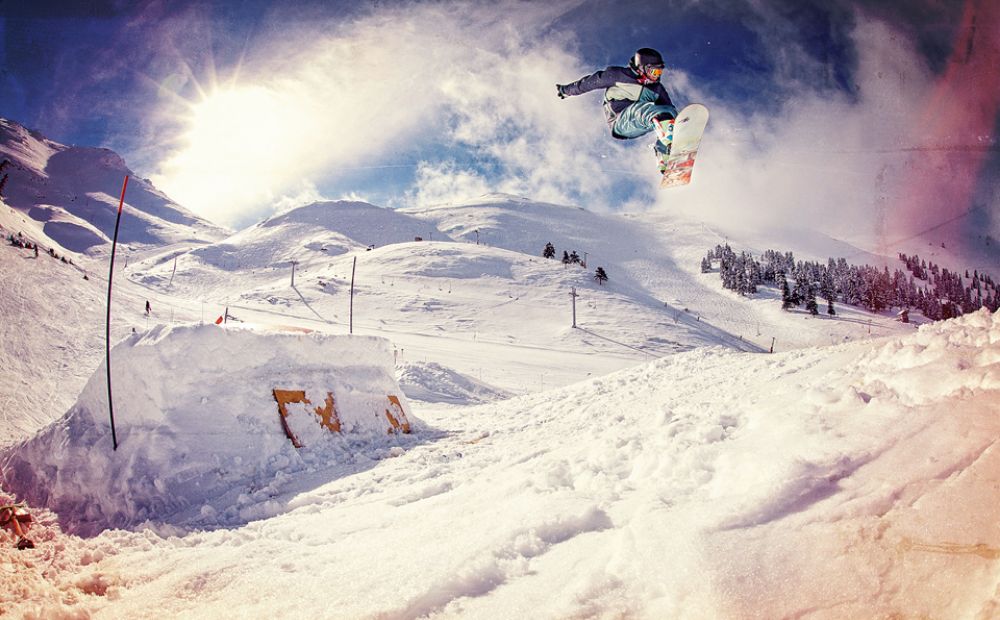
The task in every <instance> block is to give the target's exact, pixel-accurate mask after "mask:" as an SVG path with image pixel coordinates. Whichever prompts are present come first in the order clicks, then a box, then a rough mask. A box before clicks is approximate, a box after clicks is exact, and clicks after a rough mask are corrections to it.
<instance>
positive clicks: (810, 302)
mask: <svg viewBox="0 0 1000 620" xmlns="http://www.w3.org/2000/svg"><path fill="white" fill-rule="evenodd" d="M805 300H806V310H808V311H809V314H811V315H813V316H816V315H817V314H819V306H818V305H817V304H816V291H815V290H814V289H813V287H812V285H809V286H807V287H806V296H805Z"/></svg>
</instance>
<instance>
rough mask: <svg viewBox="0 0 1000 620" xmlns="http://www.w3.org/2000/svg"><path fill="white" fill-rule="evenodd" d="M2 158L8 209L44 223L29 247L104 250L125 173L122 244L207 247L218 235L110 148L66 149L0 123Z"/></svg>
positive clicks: (216, 229) (11, 124) (218, 231)
mask: <svg viewBox="0 0 1000 620" xmlns="http://www.w3.org/2000/svg"><path fill="white" fill-rule="evenodd" d="M0 159H9V160H10V161H11V162H12V165H11V166H10V167H9V168H8V170H7V171H6V172H8V173H9V174H10V179H9V181H8V184H7V187H6V190H5V193H4V197H5V199H6V201H7V203H8V205H10V206H11V207H14V208H15V209H17V210H18V211H21V212H22V213H24V214H26V215H28V216H29V217H31V218H32V219H34V220H36V221H38V222H40V223H41V224H42V227H43V232H44V237H42V238H37V239H34V241H38V242H39V243H42V244H44V245H46V246H48V247H51V246H52V245H55V244H58V247H60V248H61V249H62V250H63V251H71V252H76V253H88V254H100V253H103V252H105V251H106V250H108V249H109V247H108V246H109V245H110V243H111V237H112V235H113V234H114V226H115V218H116V215H117V210H118V201H119V199H120V196H121V190H122V183H123V181H124V179H125V176H126V175H129V176H130V179H129V183H128V189H127V191H126V195H125V209H124V210H123V215H122V220H123V223H122V226H121V230H120V232H119V237H118V239H119V241H120V242H121V243H126V244H135V245H164V244H169V243H176V242H180V241H185V242H188V243H206V242H208V241H213V240H216V239H218V238H220V237H221V236H222V235H223V234H224V231H223V229H221V228H219V227H218V226H215V225H213V224H211V223H209V222H208V221H206V220H204V219H202V218H199V217H197V216H195V215H194V214H192V213H191V212H189V211H188V210H186V209H184V208H183V207H181V206H180V205H178V204H176V203H174V202H173V201H171V200H170V199H169V198H168V197H167V196H166V195H164V194H163V193H162V192H160V191H159V190H157V189H156V188H155V187H154V186H153V185H152V184H151V183H150V182H149V181H148V180H146V179H141V178H137V177H135V176H134V174H133V173H132V171H131V170H129V169H128V167H127V166H126V164H125V162H124V160H122V158H121V157H120V156H119V155H118V154H116V153H114V152H113V151H111V150H109V149H103V148H91V147H81V146H66V145H63V144H59V143H57V142H54V141H52V140H49V139H47V138H45V137H44V136H41V135H40V134H37V133H35V132H31V131H29V130H28V129H26V128H24V127H22V126H21V125H19V124H17V123H15V122H13V121H10V120H7V119H3V118H0Z"/></svg>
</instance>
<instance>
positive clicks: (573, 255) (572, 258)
mask: <svg viewBox="0 0 1000 620" xmlns="http://www.w3.org/2000/svg"><path fill="white" fill-rule="evenodd" d="M569 262H571V263H573V264H574V265H575V264H579V262H580V255H579V254H577V253H576V250H573V252H571V253H570V255H569Z"/></svg>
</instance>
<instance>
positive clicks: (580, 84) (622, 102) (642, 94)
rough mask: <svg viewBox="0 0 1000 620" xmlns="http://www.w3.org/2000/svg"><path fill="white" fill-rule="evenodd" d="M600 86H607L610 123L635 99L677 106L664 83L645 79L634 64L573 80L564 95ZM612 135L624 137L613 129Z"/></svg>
mask: <svg viewBox="0 0 1000 620" xmlns="http://www.w3.org/2000/svg"><path fill="white" fill-rule="evenodd" d="M598 88H603V89H605V90H604V115H605V117H606V119H607V121H608V125H613V124H614V122H615V119H617V118H618V115H619V114H621V111H622V110H624V109H625V108H627V107H628V106H630V105H632V104H633V103H641V102H650V103H653V104H654V105H668V106H671V107H674V108H675V109H676V106H674V104H673V102H672V101H670V95H669V94H667V89H666V88H664V87H663V84H661V83H660V82H659V81H656V82H652V83H649V84H643V83H641V82H640V81H639V74H638V73H636V72H635V71H633V70H632V69H631V68H630V67H608V68H607V69H604V70H602V71H598V72H597V73H592V74H590V75H588V76H586V77H583V78H580V79H579V80H577V81H575V82H573V83H572V84H566V85H565V86H563V87H562V88H561V90H562V93H563V94H564V95H567V96H575V95H582V94H584V93H589V92H590V91H592V90H597V89H598ZM675 113H676V112H675ZM611 135H612V136H614V137H616V138H620V137H621V136H618V135H615V133H614V131H613V130H612V132H611Z"/></svg>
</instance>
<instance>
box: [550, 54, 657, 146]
mask: <svg viewBox="0 0 1000 620" xmlns="http://www.w3.org/2000/svg"><path fill="white" fill-rule="evenodd" d="M663 67H664V63H663V57H662V56H661V55H660V53H659V52H658V51H656V50H654V49H651V48H648V47H644V48H642V49H639V50H637V51H636V53H635V54H634V55H633V56H632V58H631V60H629V63H628V66H627V67H617V66H612V67H608V68H606V69H604V70H602V71H598V72H597V73H593V74H591V75H588V76H586V77H583V78H580V79H579V80H577V81H576V82H573V83H572V84H556V93H557V94H558V95H559V98H560V99H565V98H566V97H572V96H574V95H582V94H584V93H588V92H590V91H592V90H597V89H598V88H603V89H604V115H605V117H606V120H607V122H608V126H609V127H610V129H611V136H612V137H614V138H617V139H619V140H630V139H633V138H638V137H641V136H644V135H646V134H648V133H649V132H651V131H655V132H656V137H657V141H656V144H654V145H653V148H654V150H655V151H656V153H657V156H658V157H659V159H660V162H661V166H662V162H663V160H664V159H665V158H666V156H667V155H668V154H669V153H670V142H671V137H672V133H673V120H674V119H675V118H676V117H677V108H676V107H674V104H673V102H672V101H671V100H670V95H669V94H668V93H667V89H666V88H664V86H663V84H661V83H660V77H661V76H662V75H663Z"/></svg>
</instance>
